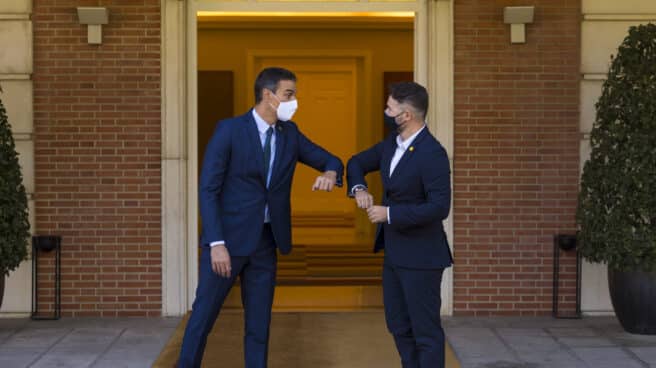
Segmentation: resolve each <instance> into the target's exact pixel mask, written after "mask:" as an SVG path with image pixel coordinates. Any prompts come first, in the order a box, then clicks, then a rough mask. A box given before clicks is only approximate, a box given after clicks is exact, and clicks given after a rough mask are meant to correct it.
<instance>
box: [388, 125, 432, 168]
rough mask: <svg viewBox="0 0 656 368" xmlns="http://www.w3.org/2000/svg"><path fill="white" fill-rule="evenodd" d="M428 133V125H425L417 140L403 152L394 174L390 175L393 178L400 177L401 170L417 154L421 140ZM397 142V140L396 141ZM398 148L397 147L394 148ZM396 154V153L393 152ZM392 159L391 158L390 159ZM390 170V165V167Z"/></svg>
mask: <svg viewBox="0 0 656 368" xmlns="http://www.w3.org/2000/svg"><path fill="white" fill-rule="evenodd" d="M427 134H428V127H425V128H424V130H422V131H421V133H419V135H417V137H416V138H415V140H414V141H413V142H412V144H411V145H410V147H408V149H407V150H405V152H403V156H401V159H400V160H399V162H398V163H397V164H396V167H395V168H394V172H393V173H392V176H391V177H390V179H391V180H394V179H395V178H397V177H399V172H401V171H403V168H404V167H405V165H406V164H407V163H408V161H410V160H411V159H412V157H413V156H414V155H415V152H416V150H415V149H416V146H418V145H419V144H420V143H421V140H422V139H423V138H424V137H425V136H426V135H427ZM395 144H396V142H395ZM394 150H396V147H395V148H394ZM392 155H394V153H392ZM390 161H391V160H390ZM388 170H389V167H388Z"/></svg>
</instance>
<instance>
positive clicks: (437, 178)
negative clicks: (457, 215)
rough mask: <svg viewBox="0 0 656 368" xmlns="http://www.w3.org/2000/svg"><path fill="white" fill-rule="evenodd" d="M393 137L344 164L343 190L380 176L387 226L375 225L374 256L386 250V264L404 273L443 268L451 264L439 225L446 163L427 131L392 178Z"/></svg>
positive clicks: (445, 208) (446, 203) (447, 189)
mask: <svg viewBox="0 0 656 368" xmlns="http://www.w3.org/2000/svg"><path fill="white" fill-rule="evenodd" d="M395 150H396V134H390V135H389V136H388V137H387V138H386V139H385V140H384V141H382V142H380V143H378V144H377V145H375V146H373V147H372V148H370V149H368V150H366V151H363V152H361V153H359V154H357V155H355V156H353V157H351V159H350V160H349V162H348V165H347V179H348V190H350V189H351V188H353V187H354V186H355V185H357V184H362V185H366V182H365V178H364V177H365V175H366V174H367V173H370V172H372V171H380V175H381V177H382V181H383V199H382V205H383V206H389V208H390V211H389V212H390V218H391V224H388V223H384V224H379V225H378V229H377V232H376V243H375V246H374V251H379V250H381V249H383V248H384V249H385V262H387V263H389V264H392V265H396V266H399V267H407V268H422V269H428V268H444V267H448V266H450V265H451V263H452V257H451V251H450V250H449V245H448V243H447V238H446V234H445V233H444V228H443V226H442V220H444V219H446V218H447V216H448V215H449V209H450V207H451V181H450V173H451V170H450V168H449V159H448V157H447V154H446V151H445V150H444V148H443V147H442V145H440V143H439V142H438V141H437V140H436V139H435V137H433V135H432V134H431V133H430V132H429V131H428V127H426V128H424V130H423V131H422V132H421V133H419V135H417V137H416V138H415V140H414V142H413V143H412V145H411V147H410V148H408V150H406V152H405V153H404V154H403V156H402V157H401V160H400V161H399V163H398V164H397V166H396V168H395V169H394V172H393V174H392V177H390V176H389V170H390V163H391V161H392V157H393V156H394V152H395Z"/></svg>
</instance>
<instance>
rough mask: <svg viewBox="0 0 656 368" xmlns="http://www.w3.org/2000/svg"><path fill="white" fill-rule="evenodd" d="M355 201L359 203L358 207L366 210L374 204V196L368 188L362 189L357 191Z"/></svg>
mask: <svg viewBox="0 0 656 368" xmlns="http://www.w3.org/2000/svg"><path fill="white" fill-rule="evenodd" d="M355 202H356V203H357V204H358V208H363V209H365V210H366V209H368V208H369V207H371V206H373V205H374V196H372V195H371V194H369V192H367V191H366V190H360V191H357V192H355Z"/></svg>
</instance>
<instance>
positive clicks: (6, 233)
mask: <svg viewBox="0 0 656 368" xmlns="http://www.w3.org/2000/svg"><path fill="white" fill-rule="evenodd" d="M1 91H2V90H1V89H0V92H1ZM29 236H30V224H29V221H28V212H27V195H26V194H25V187H24V186H23V175H22V174H21V170H20V165H19V164H18V154H17V153H16V145H15V144H14V138H13V136H12V134H11V125H9V122H8V121H7V113H6V111H5V108H4V105H3V104H2V100H1V99H0V306H2V299H3V296H4V292H5V277H6V276H8V275H9V272H11V271H13V270H14V269H16V267H18V265H19V264H20V263H21V262H22V261H24V260H25V259H26V258H27V244H28V239H29Z"/></svg>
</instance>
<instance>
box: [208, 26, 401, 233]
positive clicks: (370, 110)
mask: <svg viewBox="0 0 656 368" xmlns="http://www.w3.org/2000/svg"><path fill="white" fill-rule="evenodd" d="M230 22H231V24H233V26H230V27H227V28H206V27H207V26H208V25H207V23H205V24H204V25H203V23H201V27H200V29H199V30H198V69H199V70H222V71H226V70H228V71H232V72H233V73H234V87H233V88H234V92H233V93H234V112H235V114H241V113H243V112H245V111H247V110H248V109H249V108H250V107H251V106H252V105H253V103H254V96H253V86H252V81H249V71H248V69H247V68H248V67H249V63H248V61H249V56H248V55H249V52H253V51H255V50H257V51H261V50H324V51H325V50H342V51H343V50H356V51H357V52H358V53H366V54H368V55H369V56H370V59H369V60H370V61H371V64H370V66H369V68H368V73H370V75H369V81H370V82H369V83H370V84H371V85H370V86H363V87H364V88H369V98H368V99H367V101H363V105H364V106H358V109H360V110H361V112H360V113H359V114H358V116H367V117H368V119H370V120H371V121H358V123H357V124H358V126H356V127H353V129H352V130H348V131H344V130H343V129H335V130H333V131H330V130H323V129H322V133H323V132H326V131H327V132H331V133H332V135H331V136H323V134H322V136H321V137H314V136H312V135H309V138H310V139H313V140H314V141H315V142H317V143H319V144H320V145H322V146H324V147H325V148H327V149H328V150H332V149H333V148H332V146H331V143H330V142H331V141H334V142H339V141H340V139H341V140H343V139H344V137H346V136H347V135H358V139H357V142H358V143H357V147H356V150H362V149H365V148H367V147H369V146H371V145H373V144H375V143H376V142H378V141H379V140H380V139H382V137H383V123H382V117H383V110H384V103H383V101H384V99H385V96H386V87H385V86H383V72H386V71H412V70H413V28H412V20H408V21H407V23H406V24H405V25H404V26H401V27H399V26H398V25H397V26H393V27H390V26H389V25H381V26H376V24H375V23H372V22H371V20H367V21H366V24H365V25H362V24H360V25H359V26H357V27H355V28H350V29H340V28H335V24H334V23H333V24H330V23H327V26H326V28H323V29H318V28H317V26H316V25H313V26H311V27H308V28H300V27H301V26H299V23H298V22H297V23H294V24H291V26H290V27H289V28H286V27H285V26H283V25H282V24H283V23H275V22H274V23H272V22H270V21H267V22H266V23H264V22H263V23H259V24H258V22H255V24H257V25H255V26H253V27H257V28H256V29H255V28H249V26H239V25H235V23H236V22H235V20H234V19H233V20H230ZM262 24H263V25H262ZM324 62H325V61H324ZM250 73H251V78H252V75H253V72H252V71H251V72H250ZM302 95H303V91H300V90H299V105H300V106H301V109H302V108H303V100H302V97H301V96H302ZM362 111H364V113H362ZM295 121H296V120H295ZM296 123H297V124H298V125H299V127H300V128H301V130H303V129H304V126H305V127H306V128H305V130H306V131H308V130H310V129H309V127H308V124H312V121H300V120H298V121H296ZM362 127H366V128H365V132H364V133H363V132H362ZM358 128H360V131H358ZM201 141H202V140H199V142H201ZM334 145H336V143H335V144H333V146H334ZM203 151H204V149H203ZM352 153H355V152H351V154H352ZM343 156H345V157H341V158H342V159H343V160H344V163H345V164H346V160H347V159H348V158H349V157H350V154H347V155H343ZM297 176H298V175H297ZM369 179H370V181H371V182H372V184H373V188H372V189H373V190H376V189H379V188H380V184H379V180H377V176H374V175H372V176H371V177H370V178H369ZM308 185H309V184H308ZM342 193H343V190H341V191H340V192H339V194H338V193H333V194H331V195H342ZM376 197H377V198H378V199H379V198H380V196H379V195H376ZM339 199H343V197H340V198H339ZM358 212H361V211H358ZM356 217H358V218H357V219H356V222H357V224H356V225H354V227H351V228H340V227H337V228H332V229H327V228H326V227H325V226H324V227H323V229H317V228H314V229H312V228H304V227H302V228H296V227H295V230H294V236H295V239H298V238H299V236H301V237H303V238H304V239H305V240H307V239H308V238H309V237H313V235H314V236H317V235H318V236H320V237H323V236H324V234H323V233H321V232H322V231H329V233H330V234H331V235H335V234H337V233H340V232H342V233H341V235H340V236H343V237H344V238H345V239H348V238H350V237H351V235H353V234H355V236H356V237H357V236H365V237H370V236H371V235H372V233H373V230H372V229H373V227H372V226H371V225H370V224H369V223H368V221H366V218H364V216H363V214H360V213H358V214H357V215H356ZM356 228H357V229H359V230H357V229H356ZM356 230H357V231H356ZM358 234H359V235H358ZM345 241H349V240H345Z"/></svg>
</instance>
